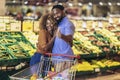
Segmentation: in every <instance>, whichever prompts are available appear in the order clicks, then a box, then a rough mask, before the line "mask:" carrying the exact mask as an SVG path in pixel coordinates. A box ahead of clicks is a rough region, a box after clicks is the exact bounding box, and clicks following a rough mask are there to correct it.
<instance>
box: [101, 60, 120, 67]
mask: <svg viewBox="0 0 120 80" xmlns="http://www.w3.org/2000/svg"><path fill="white" fill-rule="evenodd" d="M103 64H105V65H106V66H108V67H112V66H120V62H117V61H112V60H106V61H105V62H103Z"/></svg>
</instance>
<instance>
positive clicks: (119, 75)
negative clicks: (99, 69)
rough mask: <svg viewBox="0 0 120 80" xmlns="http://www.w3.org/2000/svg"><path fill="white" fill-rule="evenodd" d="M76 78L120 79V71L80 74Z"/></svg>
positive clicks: (84, 79) (87, 79)
mask: <svg viewBox="0 0 120 80" xmlns="http://www.w3.org/2000/svg"><path fill="white" fill-rule="evenodd" d="M75 80H120V72H116V73H105V74H96V75H84V76H79V77H77V78H76V79H75Z"/></svg>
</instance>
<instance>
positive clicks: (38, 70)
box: [10, 53, 80, 80]
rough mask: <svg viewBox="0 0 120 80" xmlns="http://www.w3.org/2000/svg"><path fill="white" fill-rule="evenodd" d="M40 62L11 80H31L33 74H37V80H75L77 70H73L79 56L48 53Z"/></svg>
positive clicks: (11, 77)
mask: <svg viewBox="0 0 120 80" xmlns="http://www.w3.org/2000/svg"><path fill="white" fill-rule="evenodd" d="M45 55H47V57H45V56H42V57H41V59H40V62H39V63H37V64H35V65H33V66H31V67H29V68H26V69H24V70H22V71H20V72H18V73H16V74H14V75H12V76H10V79H11V80H30V78H31V76H33V74H37V80H75V75H76V70H75V69H74V68H72V66H74V65H75V64H76V62H77V61H76V59H78V58H80V57H79V56H71V55H63V54H51V53H46V54H45ZM53 56H62V57H67V58H69V59H66V58H65V59H63V58H62V59H56V58H54V57H53Z"/></svg>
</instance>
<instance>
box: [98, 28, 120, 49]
mask: <svg viewBox="0 0 120 80" xmlns="http://www.w3.org/2000/svg"><path fill="white" fill-rule="evenodd" d="M97 33H98V34H101V35H102V36H104V37H106V38H108V39H109V41H110V42H111V44H113V45H114V46H118V47H120V41H119V40H118V38H117V37H116V36H115V34H114V33H112V32H110V31H109V30H107V29H101V30H99V31H97Z"/></svg>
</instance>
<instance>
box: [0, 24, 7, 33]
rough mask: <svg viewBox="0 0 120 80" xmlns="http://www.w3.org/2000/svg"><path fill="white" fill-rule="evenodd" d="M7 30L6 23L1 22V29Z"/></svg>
mask: <svg viewBox="0 0 120 80" xmlns="http://www.w3.org/2000/svg"><path fill="white" fill-rule="evenodd" d="M5 30H6V24H5V23H0V31H5Z"/></svg>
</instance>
